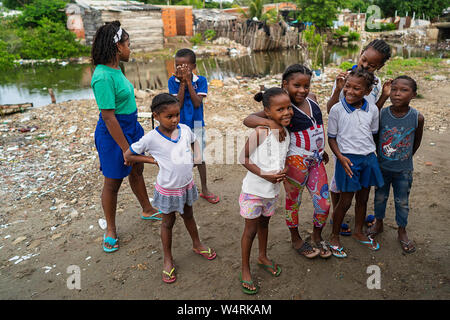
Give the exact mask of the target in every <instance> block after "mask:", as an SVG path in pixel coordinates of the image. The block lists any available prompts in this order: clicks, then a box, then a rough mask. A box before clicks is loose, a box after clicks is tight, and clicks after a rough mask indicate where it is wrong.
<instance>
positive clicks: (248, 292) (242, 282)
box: [239, 273, 259, 294]
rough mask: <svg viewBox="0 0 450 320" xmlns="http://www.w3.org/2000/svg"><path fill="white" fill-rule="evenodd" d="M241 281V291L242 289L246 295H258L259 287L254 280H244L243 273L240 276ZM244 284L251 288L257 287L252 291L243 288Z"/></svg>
mask: <svg viewBox="0 0 450 320" xmlns="http://www.w3.org/2000/svg"><path fill="white" fill-rule="evenodd" d="M239 281H240V282H241V289H242V292H244V293H246V294H255V293H258V291H259V287H258V286H257V285H255V284H254V283H253V280H250V281H245V280H242V273H240V274H239ZM244 283H245V284H248V285H249V286H255V289H254V290H251V289H249V288H246V287H244V286H243V284H244Z"/></svg>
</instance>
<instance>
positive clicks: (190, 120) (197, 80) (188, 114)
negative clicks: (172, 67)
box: [169, 74, 208, 129]
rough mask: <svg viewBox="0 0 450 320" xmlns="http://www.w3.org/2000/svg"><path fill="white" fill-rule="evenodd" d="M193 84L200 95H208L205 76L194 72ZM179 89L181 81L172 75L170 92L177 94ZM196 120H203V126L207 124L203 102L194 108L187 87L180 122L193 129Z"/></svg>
mask: <svg viewBox="0 0 450 320" xmlns="http://www.w3.org/2000/svg"><path fill="white" fill-rule="evenodd" d="M192 86H193V87H194V90H195V92H196V93H197V94H198V95H200V96H201V95H203V96H205V97H206V95H207V93H208V81H207V80H206V78H205V77H203V76H197V75H195V74H192ZM179 90H180V81H179V80H178V79H177V78H176V77H175V76H172V77H170V79H169V93H170V94H172V95H174V96H176V95H177V94H178V91H179ZM196 122H201V126H202V127H204V126H205V121H204V120H203V102H202V104H201V105H200V107H198V108H194V104H193V103H192V100H191V95H190V93H189V90H187V88H186V90H185V92H184V103H183V106H182V108H181V112H180V123H183V124H185V125H187V126H189V127H190V128H191V129H193V128H194V123H196ZM197 126H198V124H197Z"/></svg>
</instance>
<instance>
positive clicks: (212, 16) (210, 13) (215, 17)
mask: <svg viewBox="0 0 450 320" xmlns="http://www.w3.org/2000/svg"><path fill="white" fill-rule="evenodd" d="M192 13H193V14H194V16H195V19H197V20H206V21H228V20H236V19H237V15H238V14H233V13H229V12H223V11H222V10H219V9H194V10H192Z"/></svg>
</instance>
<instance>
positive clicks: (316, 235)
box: [306, 163, 330, 242]
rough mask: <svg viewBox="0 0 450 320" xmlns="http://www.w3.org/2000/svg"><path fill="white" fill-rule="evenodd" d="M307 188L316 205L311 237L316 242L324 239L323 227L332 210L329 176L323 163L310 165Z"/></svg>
mask: <svg viewBox="0 0 450 320" xmlns="http://www.w3.org/2000/svg"><path fill="white" fill-rule="evenodd" d="M306 186H307V188H308V190H309V193H310V195H311V199H312V202H313V205H314V216H313V225H314V230H313V233H312V235H311V239H312V240H313V241H314V242H320V241H322V240H323V239H322V228H323V227H324V226H325V223H326V221H327V219H328V214H329V212H330V200H329V196H328V177H327V172H326V170H325V166H324V164H323V163H320V164H319V165H314V166H312V167H310V171H309V177H308V183H307V185H306Z"/></svg>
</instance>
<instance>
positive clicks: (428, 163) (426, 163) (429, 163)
mask: <svg viewBox="0 0 450 320" xmlns="http://www.w3.org/2000/svg"><path fill="white" fill-rule="evenodd" d="M425 165H426V166H432V165H433V163H431V162H430V161H426V162H425Z"/></svg>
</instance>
